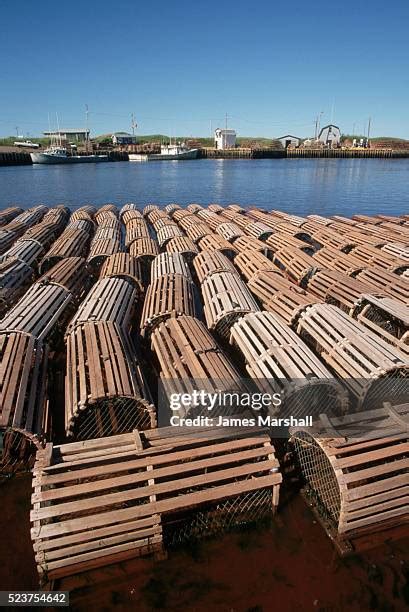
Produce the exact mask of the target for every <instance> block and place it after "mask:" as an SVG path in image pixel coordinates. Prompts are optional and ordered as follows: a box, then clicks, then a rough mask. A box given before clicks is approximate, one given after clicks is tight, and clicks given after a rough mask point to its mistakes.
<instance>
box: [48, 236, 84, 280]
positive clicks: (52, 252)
mask: <svg viewBox="0 0 409 612" xmlns="http://www.w3.org/2000/svg"><path fill="white" fill-rule="evenodd" d="M89 240H90V234H89V233H88V232H87V231H85V230H83V229H79V228H77V229H76V228H71V227H70V226H68V228H67V229H66V230H65V232H63V233H62V234H61V236H60V237H59V238H58V239H57V240H56V241H55V242H54V244H53V245H52V246H51V248H50V249H49V250H48V251H47V253H46V254H45V255H44V257H43V258H42V260H41V261H40V264H39V270H40V273H41V274H44V273H45V272H47V270H49V269H50V268H52V267H53V266H54V265H55V264H56V263H58V262H59V261H61V260H63V259H66V258H67V257H77V256H79V257H82V256H84V255H85V254H86V251H87V248H88V244H89Z"/></svg>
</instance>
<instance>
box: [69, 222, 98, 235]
mask: <svg viewBox="0 0 409 612" xmlns="http://www.w3.org/2000/svg"><path fill="white" fill-rule="evenodd" d="M94 228H95V224H94V222H93V221H91V220H90V219H78V220H77V221H70V223H68V225H67V227H66V228H65V231H67V230H74V229H80V230H83V231H84V232H86V233H87V234H88V235H89V236H91V234H92V233H93V231H94Z"/></svg>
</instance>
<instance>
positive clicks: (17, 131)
mask: <svg viewBox="0 0 409 612" xmlns="http://www.w3.org/2000/svg"><path fill="white" fill-rule="evenodd" d="M16 133H17V138H18V125H16Z"/></svg>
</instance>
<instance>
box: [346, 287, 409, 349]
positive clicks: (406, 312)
mask: <svg viewBox="0 0 409 612" xmlns="http://www.w3.org/2000/svg"><path fill="white" fill-rule="evenodd" d="M352 315H353V316H354V317H355V318H356V319H357V320H358V321H359V322H360V323H363V325H365V327H367V328H368V329H370V330H372V331H373V332H374V333H375V334H376V335H378V336H380V337H381V338H383V339H384V340H385V341H386V342H389V343H390V344H393V345H394V346H396V348H398V349H400V350H401V351H402V352H404V353H407V354H408V353H409V307H408V306H406V305H404V304H402V303H401V302H398V301H396V300H394V299H392V298H390V297H384V296H379V295H376V296H374V295H365V294H364V295H362V296H361V299H360V300H359V302H357V303H356V305H355V308H354V310H353V313H352Z"/></svg>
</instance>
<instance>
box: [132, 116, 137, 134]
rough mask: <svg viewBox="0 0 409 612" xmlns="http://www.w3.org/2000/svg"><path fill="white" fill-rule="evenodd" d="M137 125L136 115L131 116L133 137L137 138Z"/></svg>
mask: <svg viewBox="0 0 409 612" xmlns="http://www.w3.org/2000/svg"><path fill="white" fill-rule="evenodd" d="M136 126H137V124H136V123H135V115H134V114H133V113H132V115H131V128H132V136H135V128H136Z"/></svg>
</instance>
